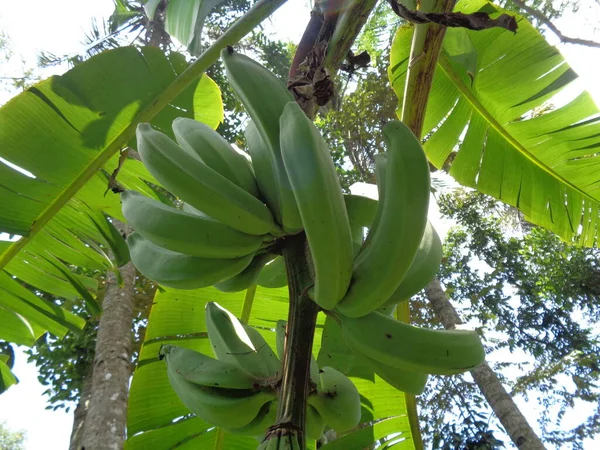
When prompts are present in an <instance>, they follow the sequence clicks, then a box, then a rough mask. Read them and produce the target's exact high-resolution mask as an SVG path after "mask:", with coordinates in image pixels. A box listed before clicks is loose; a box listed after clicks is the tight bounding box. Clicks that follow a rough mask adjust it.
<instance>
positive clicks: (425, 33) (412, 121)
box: [401, 0, 456, 139]
mask: <svg viewBox="0 0 600 450" xmlns="http://www.w3.org/2000/svg"><path fill="white" fill-rule="evenodd" d="M455 4H456V0H429V1H427V2H422V3H421V10H422V11H425V12H446V11H451V10H452V9H453V8H454V5H455ZM445 34H446V27H442V26H440V25H436V24H432V23H426V24H420V25H415V31H414V34H413V41H412V46H411V49H410V57H409V61H410V62H409V66H408V73H407V75H406V84H405V86H404V98H403V100H402V114H401V117H402V119H401V120H402V122H404V123H405V124H406V125H407V126H408V127H409V128H410V129H411V130H412V132H413V133H414V134H415V136H417V137H418V138H419V139H420V138H421V133H422V131H423V120H424V118H425V110H426V108H427V101H428V100H429V92H430V91H431V84H432V82H433V75H434V73H435V68H436V66H437V61H438V57H439V55H440V51H441V49H442V41H443V40H444V36H445Z"/></svg>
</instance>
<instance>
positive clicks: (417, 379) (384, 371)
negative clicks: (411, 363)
mask: <svg viewBox="0 0 600 450" xmlns="http://www.w3.org/2000/svg"><path fill="white" fill-rule="evenodd" d="M361 356H362V358H363V359H364V361H365V363H364V364H365V366H366V367H370V368H371V369H372V370H373V372H375V373H376V374H377V375H379V376H380V377H381V378H382V379H383V380H384V381H385V382H387V383H388V384H389V385H391V386H393V387H395V388H396V389H398V390H400V391H403V392H407V393H409V394H413V395H419V394H421V393H423V390H424V389H425V385H426V384H427V378H428V376H427V374H426V373H423V372H412V371H409V370H405V369H400V368H398V367H391V366H388V365H386V364H383V363H380V362H379V361H375V360H374V359H372V358H369V357H368V356H367V355H364V354H363V355H361Z"/></svg>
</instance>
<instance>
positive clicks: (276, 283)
mask: <svg viewBox="0 0 600 450" xmlns="http://www.w3.org/2000/svg"><path fill="white" fill-rule="evenodd" d="M256 284H258V285H259V286H263V287H266V288H272V289H274V288H280V287H283V286H287V272H286V269H285V261H284V259H283V256H278V257H277V258H275V259H274V260H273V261H271V262H269V263H267V264H266V265H265V266H264V267H263V269H262V270H261V272H260V275H259V276H258V279H257V280H256Z"/></svg>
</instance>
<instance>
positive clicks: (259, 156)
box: [221, 48, 303, 234]
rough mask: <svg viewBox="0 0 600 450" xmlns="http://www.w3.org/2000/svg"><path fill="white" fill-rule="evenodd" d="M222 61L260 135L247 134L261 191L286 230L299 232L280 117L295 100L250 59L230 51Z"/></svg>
mask: <svg viewBox="0 0 600 450" xmlns="http://www.w3.org/2000/svg"><path fill="white" fill-rule="evenodd" d="M221 59H222V60H223V65H224V66H225V70H226V73H227V79H228V81H229V84H230V85H231V87H232V89H233V90H234V92H235V93H236V94H237V96H238V97H239V98H240V100H241V102H242V104H243V105H244V108H246V111H248V114H249V115H250V117H251V118H252V121H253V123H254V125H255V126H256V131H257V132H258V135H260V140H258V139H256V138H255V137H252V136H250V137H251V138H252V139H248V137H249V135H248V132H246V138H247V141H248V151H249V153H250V156H251V157H252V165H253V166H254V172H255V174H256V180H257V182H258V188H259V190H260V192H261V194H262V195H263V196H264V197H265V199H266V201H267V204H268V205H269V208H271V211H273V213H274V214H275V217H276V218H277V221H278V222H279V223H280V224H281V225H282V226H283V229H284V231H286V232H287V233H291V234H294V233H298V232H300V231H301V230H302V228H303V227H302V221H301V219H300V214H299V212H298V208H297V206H296V201H295V200H294V196H293V194H292V190H291V187H290V184H289V181H288V179H287V175H286V173H285V169H284V167H283V160H282V159H281V151H280V148H279V134H280V130H279V117H280V116H281V114H282V113H283V108H284V106H285V105H286V103H288V102H291V101H294V99H293V97H292V96H291V94H290V93H289V92H288V90H287V88H286V87H285V85H284V84H283V83H282V82H281V81H280V80H279V79H278V78H277V77H276V76H275V75H273V74H272V73H271V72H269V71H268V70H267V69H266V68H265V67H263V66H261V65H260V64H258V63H257V62H256V61H253V60H252V59H250V58H248V57H247V56H244V55H242V54H240V53H237V52H235V51H233V49H231V48H228V49H224V50H223V51H222V52H221ZM250 132H252V130H250ZM261 140H262V143H261V142H260V141H261Z"/></svg>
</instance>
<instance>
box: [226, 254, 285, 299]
mask: <svg viewBox="0 0 600 450" xmlns="http://www.w3.org/2000/svg"><path fill="white" fill-rule="evenodd" d="M275 256H276V255H274V254H272V253H261V254H259V255H256V256H255V257H254V259H253V260H252V262H251V263H250V265H249V266H248V267H246V268H245V269H244V270H242V271H241V272H240V273H238V274H237V275H236V276H234V277H232V278H230V279H228V280H225V281H221V282H220V283H217V284H215V287H216V288H217V289H218V290H220V291H222V292H239V291H243V290H244V289H248V288H249V287H250V286H251V285H253V284H254V283H255V282H256V279H257V278H258V276H259V275H260V273H261V271H262V268H263V267H264V265H265V264H267V263H268V262H269V261H272V260H273V259H274V258H275Z"/></svg>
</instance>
